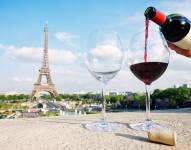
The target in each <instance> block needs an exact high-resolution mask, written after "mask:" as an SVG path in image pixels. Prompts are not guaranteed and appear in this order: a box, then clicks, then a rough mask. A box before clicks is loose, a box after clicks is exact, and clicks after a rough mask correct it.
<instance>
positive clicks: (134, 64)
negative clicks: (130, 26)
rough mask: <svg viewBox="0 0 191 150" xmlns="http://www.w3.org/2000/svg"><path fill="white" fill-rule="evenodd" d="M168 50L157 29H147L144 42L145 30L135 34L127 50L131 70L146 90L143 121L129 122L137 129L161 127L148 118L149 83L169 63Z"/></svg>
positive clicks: (156, 77) (163, 70)
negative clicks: (144, 117) (146, 36)
mask: <svg viewBox="0 0 191 150" xmlns="http://www.w3.org/2000/svg"><path fill="white" fill-rule="evenodd" d="M169 57H170V52H169V49H168V45H167V43H166V41H165V39H164V37H163V34H162V33H161V32H160V31H159V30H158V29H155V30H148V39H147V43H145V31H142V32H138V33H137V34H135V35H134V36H133V37H132V39H131V41H130V47H129V51H128V65H129V67H130V70H131V72H132V73H133V74H134V75H135V76H136V77H137V78H138V79H139V80H141V81H142V82H143V83H144V84H145V91H146V119H145V122H143V123H137V124H131V125H130V127H132V128H133V129H137V130H143V131H148V130H150V129H152V128H158V127H161V125H158V124H156V123H154V122H153V121H152V120H151V118H150V91H149V85H150V84H151V83H152V82H154V81H155V80H157V79H158V78H160V76H161V75H162V74H163V73H164V72H165V70H166V69H167V67H168V63H169Z"/></svg>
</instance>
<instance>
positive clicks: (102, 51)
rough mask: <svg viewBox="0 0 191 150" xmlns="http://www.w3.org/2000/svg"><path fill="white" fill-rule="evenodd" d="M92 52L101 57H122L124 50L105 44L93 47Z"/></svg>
mask: <svg viewBox="0 0 191 150" xmlns="http://www.w3.org/2000/svg"><path fill="white" fill-rule="evenodd" d="M91 54H92V55H93V56H94V57H98V58H99V57H101V58H104V59H121V58H122V51H121V50H120V49H119V48H118V47H116V46H113V45H109V44H105V45H98V46H96V47H95V48H93V49H92V51H91Z"/></svg>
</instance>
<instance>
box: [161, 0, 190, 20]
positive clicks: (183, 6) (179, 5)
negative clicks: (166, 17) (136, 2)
mask: <svg viewBox="0 0 191 150" xmlns="http://www.w3.org/2000/svg"><path fill="white" fill-rule="evenodd" d="M161 6H162V7H163V8H164V10H166V13H167V14H171V13H180V14H183V15H185V16H186V17H188V18H189V19H191V9H190V0H182V1H181V2H180V1H174V0H168V1H163V2H162V3H161Z"/></svg>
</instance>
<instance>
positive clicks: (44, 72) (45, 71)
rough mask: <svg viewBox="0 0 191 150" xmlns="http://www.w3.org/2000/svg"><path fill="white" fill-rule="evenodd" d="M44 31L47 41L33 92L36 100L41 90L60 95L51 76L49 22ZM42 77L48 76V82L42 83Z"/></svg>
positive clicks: (53, 95)
mask: <svg viewBox="0 0 191 150" xmlns="http://www.w3.org/2000/svg"><path fill="white" fill-rule="evenodd" d="M44 33H45V41H44V50H43V61H42V67H41V69H39V76H38V80H37V82H36V83H35V84H34V88H33V90H32V94H31V100H36V99H37V94H38V93H39V92H40V91H46V92H48V93H50V95H51V96H52V97H54V98H55V97H57V96H58V92H57V90H56V88H55V85H54V84H53V83H52V79H51V76H50V69H49V61H48V24H47V23H46V26H45V27H44ZM42 77H45V78H46V81H47V83H46V84H44V83H43V84H42Z"/></svg>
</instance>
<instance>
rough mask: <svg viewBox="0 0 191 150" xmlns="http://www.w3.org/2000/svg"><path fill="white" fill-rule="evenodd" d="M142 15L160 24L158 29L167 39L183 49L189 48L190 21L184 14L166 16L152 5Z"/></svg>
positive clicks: (190, 38) (190, 44)
mask: <svg viewBox="0 0 191 150" xmlns="http://www.w3.org/2000/svg"><path fill="white" fill-rule="evenodd" d="M144 15H145V16H146V18H149V19H150V20H152V21H153V22H155V23H156V24H158V25H159V26H160V31H161V32H162V33H163V35H164V37H165V39H166V40H167V41H169V42H171V43H173V44H175V45H176V46H178V47H181V48H183V49H191V29H190V28H191V22H190V20H188V19H187V18H186V17H185V16H183V15H180V14H170V15H168V16H166V15H165V14H164V13H162V12H160V11H159V10H157V9H156V8H154V7H148V8H147V9H146V10H145V13H144Z"/></svg>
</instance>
